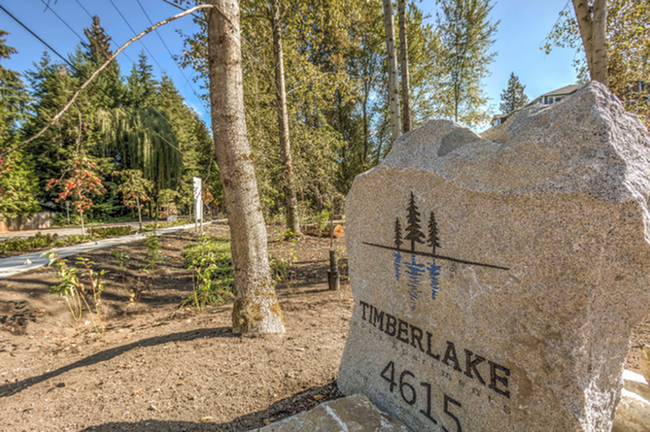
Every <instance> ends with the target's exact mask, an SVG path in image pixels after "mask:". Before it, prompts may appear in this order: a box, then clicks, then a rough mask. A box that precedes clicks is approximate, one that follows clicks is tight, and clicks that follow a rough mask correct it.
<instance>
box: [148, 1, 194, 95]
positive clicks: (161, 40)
mask: <svg viewBox="0 0 650 432" xmlns="http://www.w3.org/2000/svg"><path fill="white" fill-rule="evenodd" d="M136 1H137V2H138V5H139V6H140V9H142V12H144V16H146V17H147V19H148V20H149V24H151V25H153V21H151V18H149V14H148V13H147V11H146V10H145V8H144V7H142V3H140V0H136ZM156 34H157V35H158V37H159V38H160V42H162V44H163V45H164V46H165V49H166V50H167V52H168V53H169V57H170V58H171V59H172V61H173V62H174V64H175V65H176V67H177V68H178V70H179V72H180V73H181V75H183V78H185V82H186V83H187V85H189V86H190V89H191V90H192V93H194V96H196V97H197V98H199V99H201V98H200V97H199V95H198V94H197V93H196V90H194V87H192V84H191V83H190V81H189V80H188V79H187V77H186V76H185V72H183V69H181V67H180V66H179V65H178V63H177V62H176V59H175V58H174V55H173V54H172V52H171V51H170V49H169V47H168V46H167V44H166V43H165V40H164V39H163V38H162V36H161V35H160V33H159V32H158V29H156Z"/></svg>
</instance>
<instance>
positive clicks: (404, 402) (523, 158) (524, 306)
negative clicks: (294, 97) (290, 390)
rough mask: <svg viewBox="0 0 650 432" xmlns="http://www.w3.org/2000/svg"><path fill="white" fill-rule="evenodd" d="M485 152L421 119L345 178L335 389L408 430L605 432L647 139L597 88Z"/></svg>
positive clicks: (535, 113) (636, 257)
mask: <svg viewBox="0 0 650 432" xmlns="http://www.w3.org/2000/svg"><path fill="white" fill-rule="evenodd" d="M489 138H490V139H484V138H482V137H481V136H479V135H476V134H475V133H474V132H472V131H471V130H469V129H465V128H461V127H459V126H458V125H456V124H454V123H452V122H449V121H431V122H428V123H426V124H425V125H424V126H423V127H421V128H419V129H417V130H414V131H412V132H410V133H408V134H406V135H404V136H403V137H402V138H400V139H399V140H398V141H397V142H396V143H395V145H394V148H393V149H392V150H391V152H390V154H389V155H388V157H387V158H386V160H385V161H384V162H383V163H382V164H381V165H380V166H378V167H377V168H375V169H373V170H371V171H369V172H367V173H365V174H362V175H360V176H358V177H357V179H356V180H355V182H354V185H353V187H352V190H351V192H350V194H349V196H348V199H347V203H346V224H347V227H346V228H347V232H346V238H347V248H348V257H349V267H350V278H351V284H352V290H353V292H354V300H355V306H354V311H353V315H352V320H351V323H350V333H349V336H348V340H347V345H346V347H345V351H344V354H343V359H342V361H341V368H340V373H339V378H338V384H339V388H340V390H341V391H342V392H343V393H345V394H348V395H349V394H354V393H361V394H364V395H366V396H368V397H369V398H370V400H371V401H372V402H373V403H374V404H376V405H377V406H378V407H379V408H380V409H382V410H384V411H387V412H388V413H389V414H391V415H394V416H396V417H397V418H399V419H401V420H402V421H404V422H405V423H406V424H407V425H408V426H410V427H411V428H413V429H414V430H419V431H428V430H433V431H448V432H461V431H465V432H477V431H490V432H494V431H516V432H522V431H545V432H546V431H609V430H611V427H612V418H613V414H614V409H615V407H616V404H617V402H618V399H619V398H620V388H621V374H622V371H623V364H624V362H625V357H626V355H627V352H628V348H629V337H630V331H631V327H632V326H633V325H634V324H635V323H636V322H637V321H638V320H639V319H640V318H642V317H643V316H644V315H645V314H646V313H647V312H648V311H649V309H648V306H650V285H649V283H648V282H649V279H648V275H649V274H650V245H649V243H648V239H649V238H650V226H649V223H650V213H649V212H648V206H647V199H648V197H649V196H650V140H649V137H648V133H647V130H646V129H645V128H644V127H643V125H642V124H641V123H640V122H639V120H638V119H636V118H635V117H634V116H632V115H629V114H626V113H625V112H624V109H623V106H622V105H621V103H620V102H619V101H618V100H617V99H616V98H614V97H613V96H612V95H611V94H610V93H609V92H608V91H607V89H606V88H605V87H604V86H602V85H600V84H598V83H592V84H590V85H588V86H586V87H585V88H583V89H582V90H580V91H579V92H577V93H576V94H575V95H574V96H572V97H570V98H567V99H565V100H563V101H561V102H559V103H556V104H554V105H551V106H543V105H537V106H533V107H530V108H527V109H525V110H523V111H521V112H519V113H518V114H516V115H515V117H514V118H513V119H512V120H511V121H509V122H508V123H506V124H505V125H504V126H503V127H502V128H501V129H500V130H497V131H494V132H492V133H491V135H490V136H489Z"/></svg>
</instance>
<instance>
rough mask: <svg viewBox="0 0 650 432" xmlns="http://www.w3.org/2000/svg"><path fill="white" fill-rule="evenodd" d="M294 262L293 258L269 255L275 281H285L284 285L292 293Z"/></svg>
mask: <svg viewBox="0 0 650 432" xmlns="http://www.w3.org/2000/svg"><path fill="white" fill-rule="evenodd" d="M293 262H294V260H293V259H289V258H281V257H275V256H271V255H269V266H270V267H271V277H272V279H273V283H275V284H278V283H280V282H284V285H285V286H286V287H287V289H288V290H289V292H290V293H293V292H292V287H291V275H292V273H293V270H294V266H293Z"/></svg>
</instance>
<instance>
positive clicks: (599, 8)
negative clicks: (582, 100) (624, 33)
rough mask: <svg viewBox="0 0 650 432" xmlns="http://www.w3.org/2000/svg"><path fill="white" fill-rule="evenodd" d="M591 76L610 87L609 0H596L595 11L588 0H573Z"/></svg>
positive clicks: (593, 79)
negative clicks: (608, 57) (608, 60)
mask: <svg viewBox="0 0 650 432" xmlns="http://www.w3.org/2000/svg"><path fill="white" fill-rule="evenodd" d="M573 10H574V11H575V14H576V20H577V21H578V27H579V29H580V37H581V38H582V46H583V47H584V49H585V56H586V57H587V66H588V67H589V76H590V77H591V79H592V81H599V82H601V83H603V84H605V85H606V86H608V87H609V76H608V73H607V36H606V28H607V0H595V1H594V7H593V13H592V10H591V9H590V7H589V2H588V0H573Z"/></svg>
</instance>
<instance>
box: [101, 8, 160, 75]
mask: <svg viewBox="0 0 650 432" xmlns="http://www.w3.org/2000/svg"><path fill="white" fill-rule="evenodd" d="M109 1H110V2H111V4H112V5H113V7H114V8H115V10H116V11H117V13H118V14H120V16H121V17H122V19H123V20H124V22H125V23H126V25H127V26H129V28H130V29H131V31H132V32H133V36H137V35H138V34H137V33H136V32H135V30H133V27H131V24H129V22H128V21H127V20H126V17H125V16H124V15H122V12H120V10H119V9H118V8H117V5H116V4H115V3H114V2H113V0H109ZM138 42H140V43H141V44H142V46H143V47H144V49H146V50H147V52H148V53H149V55H150V56H151V58H152V59H153V61H154V62H156V64H157V65H158V69H160V71H162V70H163V68H162V66H160V63H158V60H156V57H154V56H153V54H151V51H149V48H147V46H146V45H145V44H144V42H142V40H141V39H138Z"/></svg>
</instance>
